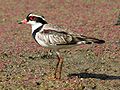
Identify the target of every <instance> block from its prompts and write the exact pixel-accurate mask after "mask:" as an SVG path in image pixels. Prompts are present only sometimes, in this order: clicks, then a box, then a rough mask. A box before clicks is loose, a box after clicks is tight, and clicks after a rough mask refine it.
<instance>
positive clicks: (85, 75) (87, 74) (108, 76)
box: [68, 73, 120, 80]
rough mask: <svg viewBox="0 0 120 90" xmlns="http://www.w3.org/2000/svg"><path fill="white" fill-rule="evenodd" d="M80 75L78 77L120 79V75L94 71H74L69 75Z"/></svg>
mask: <svg viewBox="0 0 120 90" xmlns="http://www.w3.org/2000/svg"><path fill="white" fill-rule="evenodd" d="M76 76H77V77H78V78H96V79H100V80H120V76H112V75H106V74H93V73H72V74H69V75H68V77H76Z"/></svg>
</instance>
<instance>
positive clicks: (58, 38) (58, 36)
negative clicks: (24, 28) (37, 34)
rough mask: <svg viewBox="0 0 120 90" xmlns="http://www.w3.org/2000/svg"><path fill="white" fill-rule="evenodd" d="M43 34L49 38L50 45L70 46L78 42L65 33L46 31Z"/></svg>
mask: <svg viewBox="0 0 120 90" xmlns="http://www.w3.org/2000/svg"><path fill="white" fill-rule="evenodd" d="M41 33H42V34H44V36H46V38H48V40H47V41H49V42H48V43H50V44H53V45H68V44H76V43H77V41H76V40H75V38H74V37H73V36H72V35H71V34H68V33H67V32H64V31H55V30H50V29H44V30H43V31H42V32H41Z"/></svg>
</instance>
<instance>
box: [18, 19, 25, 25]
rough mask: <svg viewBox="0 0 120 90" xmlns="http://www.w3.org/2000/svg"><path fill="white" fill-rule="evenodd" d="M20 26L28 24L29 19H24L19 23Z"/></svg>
mask: <svg viewBox="0 0 120 90" xmlns="http://www.w3.org/2000/svg"><path fill="white" fill-rule="evenodd" d="M18 24H27V19H24V20H22V21H18Z"/></svg>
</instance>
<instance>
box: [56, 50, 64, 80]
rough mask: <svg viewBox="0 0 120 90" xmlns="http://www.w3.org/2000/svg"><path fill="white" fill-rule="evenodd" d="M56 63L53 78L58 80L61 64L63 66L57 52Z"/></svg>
mask: <svg viewBox="0 0 120 90" xmlns="http://www.w3.org/2000/svg"><path fill="white" fill-rule="evenodd" d="M56 54H57V58H58V62H57V65H56V70H55V78H56V79H60V78H61V71H62V64H63V58H62V57H61V56H60V54H59V52H56Z"/></svg>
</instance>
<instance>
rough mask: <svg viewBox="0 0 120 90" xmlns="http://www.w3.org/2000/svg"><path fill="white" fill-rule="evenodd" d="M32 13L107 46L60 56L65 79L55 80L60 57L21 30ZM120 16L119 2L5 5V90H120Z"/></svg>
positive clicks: (1, 15)
mask: <svg viewBox="0 0 120 90" xmlns="http://www.w3.org/2000/svg"><path fill="white" fill-rule="evenodd" d="M30 12H35V13H36V14H38V15H44V16H45V17H46V20H47V21H48V22H49V23H52V24H57V25H62V26H64V27H66V28H68V29H70V30H71V31H74V32H77V33H80V34H83V35H87V36H92V37H96V38H100V39H104V40H105V41H106V43H105V44H103V45H96V44H93V45H81V46H78V47H74V48H71V49H68V50H61V54H62V56H63V57H64V65H63V71H62V79H61V80H54V79H52V78H53V76H54V71H55V66H56V63H57V60H56V55H55V53H54V52H52V54H49V53H48V52H47V50H46V49H43V48H42V47H41V46H39V45H38V44H36V42H35V41H34V40H33V38H32V36H31V27H30V26H29V25H18V24H17V20H22V19H23V18H25V17H26V15H27V14H28V13H30ZM119 12H120V1H119V0H4V1H3V0H0V90H120V26H115V25H114V24H115V23H116V21H117V17H118V15H119Z"/></svg>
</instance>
